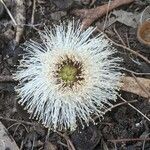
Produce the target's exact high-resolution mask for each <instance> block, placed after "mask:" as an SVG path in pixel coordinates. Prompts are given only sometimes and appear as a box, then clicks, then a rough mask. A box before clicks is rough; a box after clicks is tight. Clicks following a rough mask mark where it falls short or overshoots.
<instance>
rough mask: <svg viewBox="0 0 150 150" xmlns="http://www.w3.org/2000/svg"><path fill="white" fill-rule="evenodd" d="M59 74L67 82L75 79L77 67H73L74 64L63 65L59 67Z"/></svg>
mask: <svg viewBox="0 0 150 150" xmlns="http://www.w3.org/2000/svg"><path fill="white" fill-rule="evenodd" d="M59 74H60V77H61V78H62V80H63V81H65V82H66V83H67V84H68V83H70V82H74V81H75V79H76V75H77V68H75V66H71V65H65V66H63V67H62V68H61V69H60V72H59Z"/></svg>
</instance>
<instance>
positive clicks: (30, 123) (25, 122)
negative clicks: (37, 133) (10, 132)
mask: <svg viewBox="0 0 150 150" xmlns="http://www.w3.org/2000/svg"><path fill="white" fill-rule="evenodd" d="M0 119H1V120H5V121H11V122H18V123H22V124H26V125H31V126H39V124H38V123H32V122H27V121H23V120H16V119H11V118H4V117H2V116H0Z"/></svg>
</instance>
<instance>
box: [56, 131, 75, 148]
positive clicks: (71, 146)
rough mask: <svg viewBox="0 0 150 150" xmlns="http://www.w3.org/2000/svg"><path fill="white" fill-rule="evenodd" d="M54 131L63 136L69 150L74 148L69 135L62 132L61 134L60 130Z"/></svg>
mask: <svg viewBox="0 0 150 150" xmlns="http://www.w3.org/2000/svg"><path fill="white" fill-rule="evenodd" d="M56 133H57V134H58V135H60V136H61V137H63V138H64V139H65V140H66V141H67V146H68V149H69V150H76V149H75V147H74V145H73V143H72V142H71V140H70V138H69V136H68V135H67V134H66V133H64V134H62V133H60V132H56Z"/></svg>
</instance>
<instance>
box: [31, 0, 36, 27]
mask: <svg viewBox="0 0 150 150" xmlns="http://www.w3.org/2000/svg"><path fill="white" fill-rule="evenodd" d="M35 9H36V0H33V8H32V16H31V25H33V24H34V14H35Z"/></svg>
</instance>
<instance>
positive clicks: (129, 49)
mask: <svg viewBox="0 0 150 150" xmlns="http://www.w3.org/2000/svg"><path fill="white" fill-rule="evenodd" d="M97 31H99V32H102V31H100V30H99V29H97ZM104 34H105V33H104ZM105 37H106V38H107V39H108V40H109V41H110V42H112V43H113V44H114V45H116V46H119V47H122V48H124V49H125V50H127V51H129V52H131V53H132V54H134V55H136V56H138V57H139V58H141V59H143V60H144V61H145V62H147V63H148V64H150V60H148V59H147V58H146V57H144V56H143V55H141V54H140V53H138V52H136V51H134V50H132V49H131V48H129V47H126V46H124V45H122V44H118V43H116V42H114V41H113V40H112V39H110V38H109V37H108V36H107V35H106V34H105Z"/></svg>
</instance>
